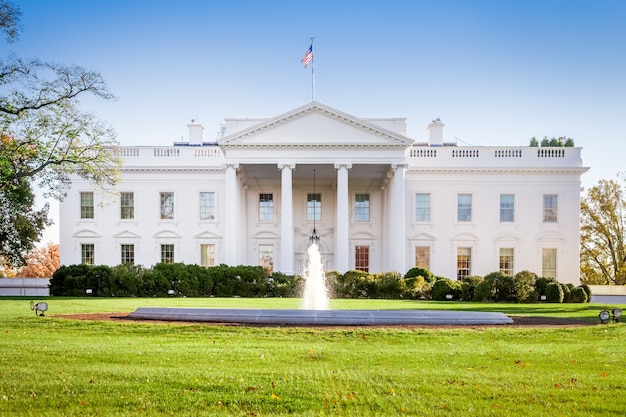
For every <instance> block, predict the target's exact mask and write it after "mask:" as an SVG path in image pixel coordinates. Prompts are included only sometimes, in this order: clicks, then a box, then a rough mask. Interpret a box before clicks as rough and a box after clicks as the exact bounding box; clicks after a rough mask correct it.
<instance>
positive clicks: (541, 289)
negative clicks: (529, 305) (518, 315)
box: [535, 277, 556, 301]
mask: <svg viewBox="0 0 626 417" xmlns="http://www.w3.org/2000/svg"><path fill="white" fill-rule="evenodd" d="M551 282H556V279H554V278H552V277H540V278H537V281H535V299H536V300H538V301H539V300H541V296H542V295H546V287H547V285H548V284H549V283H551Z"/></svg>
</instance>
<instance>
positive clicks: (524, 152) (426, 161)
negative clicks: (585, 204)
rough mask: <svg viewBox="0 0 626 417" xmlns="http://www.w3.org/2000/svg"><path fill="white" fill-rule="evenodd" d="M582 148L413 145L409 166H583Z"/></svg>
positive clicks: (410, 150)
mask: <svg viewBox="0 0 626 417" xmlns="http://www.w3.org/2000/svg"><path fill="white" fill-rule="evenodd" d="M580 151H581V148H575V147H571V148H570V147H567V148H552V147H541V148H539V147H493V146H480V147H474V146H472V147H465V146H463V147H461V146H459V147H456V146H450V147H448V146H443V147H429V146H423V145H419V146H413V147H411V148H410V149H409V152H408V155H409V157H408V163H409V166H415V167H454V166H459V167H470V166H475V167H478V166H480V167H558V168H565V167H568V168H574V167H582V160H581V156H580Z"/></svg>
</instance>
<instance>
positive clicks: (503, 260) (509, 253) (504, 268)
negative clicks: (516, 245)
mask: <svg viewBox="0 0 626 417" xmlns="http://www.w3.org/2000/svg"><path fill="white" fill-rule="evenodd" d="M500 272H502V273H505V274H507V275H510V276H513V248H500Z"/></svg>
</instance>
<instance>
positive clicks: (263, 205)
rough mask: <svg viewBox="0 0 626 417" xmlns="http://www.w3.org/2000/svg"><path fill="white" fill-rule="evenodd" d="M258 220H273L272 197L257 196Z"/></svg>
mask: <svg viewBox="0 0 626 417" xmlns="http://www.w3.org/2000/svg"><path fill="white" fill-rule="evenodd" d="M259 220H260V221H272V220H274V195H273V194H259Z"/></svg>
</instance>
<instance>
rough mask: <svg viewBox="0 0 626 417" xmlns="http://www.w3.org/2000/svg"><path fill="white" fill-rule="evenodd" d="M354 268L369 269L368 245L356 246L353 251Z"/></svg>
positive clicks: (367, 270)
mask: <svg viewBox="0 0 626 417" xmlns="http://www.w3.org/2000/svg"><path fill="white" fill-rule="evenodd" d="M354 255H355V256H354V269H356V270H357V271H365V272H369V270H370V247H369V246H357V247H356V248H355V253H354Z"/></svg>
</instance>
